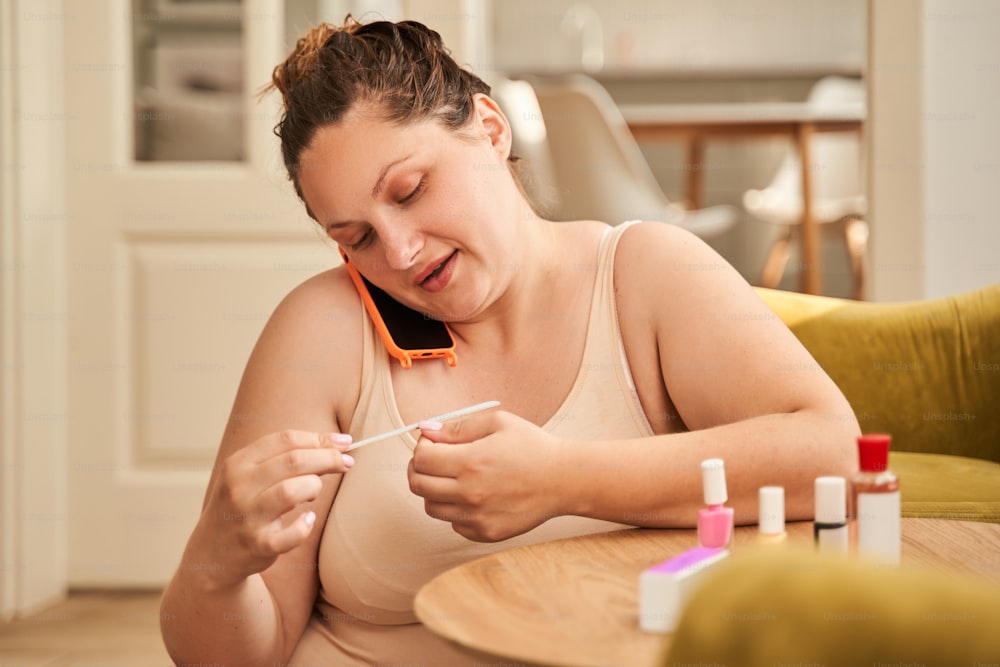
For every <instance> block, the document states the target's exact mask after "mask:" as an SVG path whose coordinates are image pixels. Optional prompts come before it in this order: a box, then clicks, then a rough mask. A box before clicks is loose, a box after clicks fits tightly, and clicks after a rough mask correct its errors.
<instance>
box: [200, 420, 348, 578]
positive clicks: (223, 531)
mask: <svg viewBox="0 0 1000 667" xmlns="http://www.w3.org/2000/svg"><path fill="white" fill-rule="evenodd" d="M350 444H351V436H349V435H345V434H339V433H313V432H308V431H295V430H285V431H281V432H278V433H272V434H269V435H266V436H264V437H262V438H260V439H258V440H255V441H254V442H252V443H251V444H249V445H247V446H246V447H243V448H241V449H240V450H238V451H236V452H235V453H233V454H231V455H230V456H228V457H227V458H225V459H223V461H222V462H221V464H220V465H219V466H218V468H217V469H216V470H215V471H214V475H213V480H212V483H211V485H210V487H209V492H208V495H207V496H206V499H205V506H204V508H203V509H202V513H201V517H200V519H199V520H198V524H197V526H196V528H195V530H194V534H193V535H192V537H191V540H190V541H189V543H188V550H187V552H186V554H185V560H188V559H189V558H190V557H191V556H194V555H195V554H197V556H195V558H197V560H199V561H201V564H200V565H198V564H195V563H190V562H189V563H186V565H187V566H188V567H189V568H194V567H196V565H198V567H197V569H199V570H201V571H202V572H203V574H205V575H206V578H207V580H208V581H207V585H208V586H210V587H212V588H217V589H222V588H227V587H230V586H237V585H239V584H240V583H241V582H242V581H243V580H245V579H246V578H247V577H248V576H250V575H252V574H255V573H257V572H263V571H264V570H266V569H267V568H268V567H269V566H270V565H271V564H272V563H273V562H274V561H275V560H276V559H277V558H278V556H280V555H281V554H283V553H286V552H288V551H291V550H292V549H294V548H296V547H297V546H299V545H300V544H302V543H303V542H304V541H305V540H306V538H307V537H308V536H309V534H310V533H311V531H312V528H313V525H314V524H315V522H316V513H315V512H313V511H312V510H310V509H309V503H311V502H312V501H313V500H315V499H316V497H317V496H318V495H319V493H320V491H321V489H322V487H323V481H322V479H321V475H327V474H331V473H344V472H346V471H347V470H349V469H350V468H351V466H352V465H354V459H353V458H352V457H351V456H350V455H349V454H347V453H346V451H347V448H348V447H349V446H350Z"/></svg>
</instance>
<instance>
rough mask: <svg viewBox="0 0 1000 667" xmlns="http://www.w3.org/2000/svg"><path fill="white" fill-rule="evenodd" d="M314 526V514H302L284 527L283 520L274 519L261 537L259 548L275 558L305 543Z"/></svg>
mask: <svg viewBox="0 0 1000 667" xmlns="http://www.w3.org/2000/svg"><path fill="white" fill-rule="evenodd" d="M315 524H316V513H315V512H303V513H302V514H301V515H299V516H297V517H295V518H294V519H293V520H292V521H291V522H289V523H288V525H285V521H284V520H283V519H281V518H279V519H276V520H274V521H273V522H272V524H271V526H269V530H267V531H265V533H264V534H263V535H262V536H261V544H260V545H259V548H260V549H261V550H262V551H264V552H265V553H269V554H272V555H275V556H278V555H281V554H283V553H287V552H289V551H291V550H292V549H294V548H296V547H298V546H299V545H301V544H302V543H303V542H305V541H306V538H308V537H309V535H310V533H312V530H313V526H314V525H315Z"/></svg>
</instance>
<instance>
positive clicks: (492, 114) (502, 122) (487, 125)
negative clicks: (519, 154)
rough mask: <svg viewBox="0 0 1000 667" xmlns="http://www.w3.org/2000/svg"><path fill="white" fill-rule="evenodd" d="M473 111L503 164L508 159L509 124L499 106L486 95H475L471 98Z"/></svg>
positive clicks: (509, 144) (509, 145) (509, 146)
mask: <svg viewBox="0 0 1000 667" xmlns="http://www.w3.org/2000/svg"><path fill="white" fill-rule="evenodd" d="M472 103H473V104H474V105H475V106H474V111H475V113H476V115H477V117H478V118H479V124H480V125H481V126H482V128H483V130H484V131H485V132H486V136H487V137H488V138H489V140H490V145H492V146H493V150H494V151H496V153H497V155H498V156H499V158H500V161H501V162H505V161H506V160H507V158H508V157H510V149H511V141H512V139H511V133H510V123H508V122H507V117H506V116H504V115H503V111H501V110H500V106H499V105H498V104H497V103H496V101H494V100H493V98H492V97H489V96H488V95H483V94H482V93H476V94H475V95H473V96H472Z"/></svg>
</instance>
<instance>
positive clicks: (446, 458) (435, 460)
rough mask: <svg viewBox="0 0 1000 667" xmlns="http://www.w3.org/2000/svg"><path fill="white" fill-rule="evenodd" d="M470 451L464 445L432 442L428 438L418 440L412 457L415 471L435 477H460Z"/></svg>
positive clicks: (411, 460)
mask: <svg viewBox="0 0 1000 667" xmlns="http://www.w3.org/2000/svg"><path fill="white" fill-rule="evenodd" d="M467 458H468V452H467V451H466V450H465V448H463V447H455V446H453V445H447V444H441V443H438V442H432V441H431V440H428V439H427V438H420V439H419V440H417V444H416V446H415V447H414V448H413V457H412V458H411V459H410V462H411V465H412V467H413V469H414V471H415V472H418V473H420V474H422V475H432V476H434V477H458V475H459V473H460V472H462V470H463V469H464V467H465V460H466V459H467Z"/></svg>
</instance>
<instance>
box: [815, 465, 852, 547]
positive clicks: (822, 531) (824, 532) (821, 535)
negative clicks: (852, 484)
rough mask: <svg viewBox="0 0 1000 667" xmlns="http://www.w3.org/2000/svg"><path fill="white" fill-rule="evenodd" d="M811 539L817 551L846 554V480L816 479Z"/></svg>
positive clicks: (837, 478)
mask: <svg viewBox="0 0 1000 667" xmlns="http://www.w3.org/2000/svg"><path fill="white" fill-rule="evenodd" d="M815 504H816V510H815V522H814V523H813V538H814V539H815V541H816V549H817V551H823V552H827V553H836V554H846V553H847V552H848V545H849V544H850V541H849V539H848V527H847V480H846V479H844V478H843V477H817V478H816V496H815Z"/></svg>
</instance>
